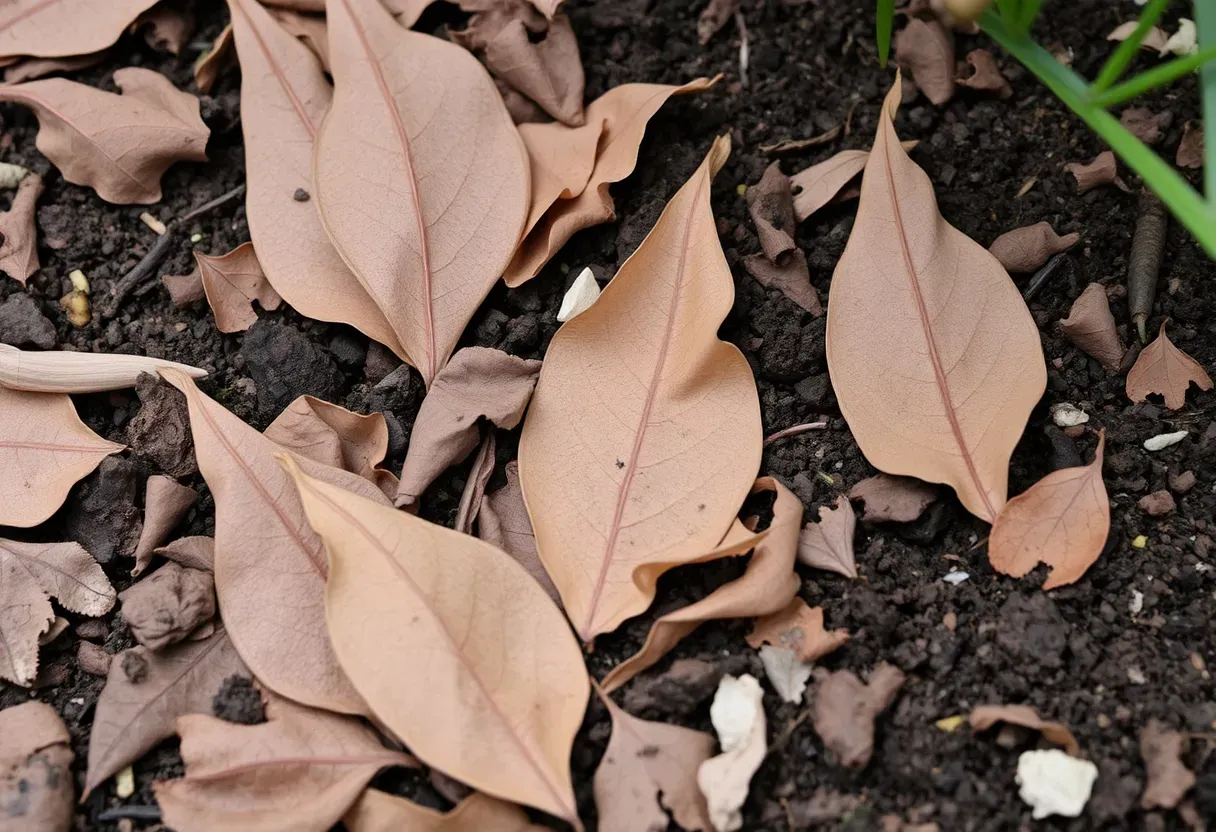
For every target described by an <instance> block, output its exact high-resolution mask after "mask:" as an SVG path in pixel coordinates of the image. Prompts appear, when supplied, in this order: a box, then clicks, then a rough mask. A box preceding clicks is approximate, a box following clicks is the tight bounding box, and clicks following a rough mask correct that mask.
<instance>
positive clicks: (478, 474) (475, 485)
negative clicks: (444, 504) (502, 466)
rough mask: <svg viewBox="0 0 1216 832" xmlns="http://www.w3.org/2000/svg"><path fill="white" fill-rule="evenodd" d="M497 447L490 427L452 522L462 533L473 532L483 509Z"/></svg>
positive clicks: (479, 447) (482, 439) (475, 459)
mask: <svg viewBox="0 0 1216 832" xmlns="http://www.w3.org/2000/svg"><path fill="white" fill-rule="evenodd" d="M497 449H498V442H497V440H496V439H495V438H494V428H490V429H489V430H487V431H485V435H484V436H482V438H481V444H480V445H479V446H478V447H477V453H476V454H475V455H474V457H473V465H472V466H471V467H470V468H469V473H468V476H467V478H466V479H465V483H464V490H463V491H461V492H460V505H458V506H457V507H456V520H455V521H454V522H453V523H452V528H453V529H455V530H456V531H458V532H461V533H462V534H472V533H473V520H474V519H475V518H476V517H477V513H478V512H479V511H481V501H482V500H483V499H485V494H486V486H487V485H489V484H490V477H492V476H493V475H494V464H495V454H496V453H497ZM525 568H527V567H525Z"/></svg>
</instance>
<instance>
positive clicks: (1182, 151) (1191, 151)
mask: <svg viewBox="0 0 1216 832" xmlns="http://www.w3.org/2000/svg"><path fill="white" fill-rule="evenodd" d="M1174 163H1175V164H1176V165H1178V167H1180V168H1190V169H1191V170H1198V169H1199V168H1202V167H1203V127H1202V125H1196V124H1195V123H1194V122H1190V121H1188V122H1187V123H1186V125H1185V126H1184V127H1183V128H1182V141H1180V142H1178V152H1177V153H1176V154H1175V155H1174Z"/></svg>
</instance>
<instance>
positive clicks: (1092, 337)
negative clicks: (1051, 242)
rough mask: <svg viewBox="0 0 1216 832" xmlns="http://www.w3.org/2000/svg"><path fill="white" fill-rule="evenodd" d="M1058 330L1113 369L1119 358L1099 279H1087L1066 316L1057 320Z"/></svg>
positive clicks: (1119, 348)
mask: <svg viewBox="0 0 1216 832" xmlns="http://www.w3.org/2000/svg"><path fill="white" fill-rule="evenodd" d="M1060 332H1062V333H1064V337H1065V338H1067V339H1068V340H1069V341H1072V342H1073V344H1074V345H1075V346H1076V347H1077V348H1078V349H1080V350H1084V351H1085V352H1086V353H1088V354H1089V355H1091V356H1093V358H1095V359H1096V360H1097V361H1098V362H1100V363H1101V364H1102V365H1103V366H1105V367H1106V368H1107V369H1108V370H1117V369H1118V368H1119V364H1120V363H1121V362H1122V361H1123V345H1122V344H1121V343H1119V331H1118V330H1117V329H1115V316H1114V315H1112V314H1111V312H1110V300H1109V299H1108V298H1107V295H1106V287H1105V286H1103V285H1102V284H1101V283H1090V284H1089V285H1088V286H1086V287H1085V291H1084V292H1082V293H1081V294H1080V296H1079V297H1077V299H1076V300H1075V301H1073V303H1072V307H1071V308H1070V309H1069V310H1068V317H1067V318H1065V319H1064V320H1062V321H1060Z"/></svg>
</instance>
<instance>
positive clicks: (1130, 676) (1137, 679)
mask: <svg viewBox="0 0 1216 832" xmlns="http://www.w3.org/2000/svg"><path fill="white" fill-rule="evenodd" d="M1127 680H1128V681H1129V682H1131V683H1132V684H1133V685H1143V684H1144V683H1145V682H1147V681H1148V679H1146V678H1144V671H1143V670H1141V669H1140V668H1138V667H1136V666H1135V665H1132V666H1131V667H1129V668H1128V669H1127Z"/></svg>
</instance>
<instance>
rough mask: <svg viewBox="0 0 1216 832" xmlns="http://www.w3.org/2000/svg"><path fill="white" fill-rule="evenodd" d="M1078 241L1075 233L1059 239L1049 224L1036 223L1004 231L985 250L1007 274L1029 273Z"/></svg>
mask: <svg viewBox="0 0 1216 832" xmlns="http://www.w3.org/2000/svg"><path fill="white" fill-rule="evenodd" d="M1080 239H1081V235H1080V234H1078V233H1077V232H1075V231H1073V232H1071V233H1068V234H1065V235H1064V236H1063V237H1061V236H1060V235H1059V234H1057V233H1056V232H1055V229H1054V228H1052V227H1051V223H1047V222H1036V223H1035V224H1034V225H1026V226H1022V227H1021V228H1015V229H1013V230H1012V231H1006V232H1005V233H1004V234H1002V235H1001V236H999V237H997V238H996V239H995V240H993V241H992V245H990V246H989V247H988V250H989V251H990V252H992V256H993V257H995V258H996V259H997V260H999V261H1000V262H1001V265H1002V266H1004V267H1005V269H1006V270H1007V271H1011V272H1032V271H1034V270H1035V269H1037V268H1038V267H1039V266H1041V265H1043V264H1044V263H1046V262H1047V260H1048V259H1049V258H1050V257H1051V256H1052V255H1053V254H1059V253H1060V252H1061V251H1067V250H1068V249H1070V248H1072V247H1073V246H1075V245H1076V244H1077V241H1079V240H1080Z"/></svg>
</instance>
